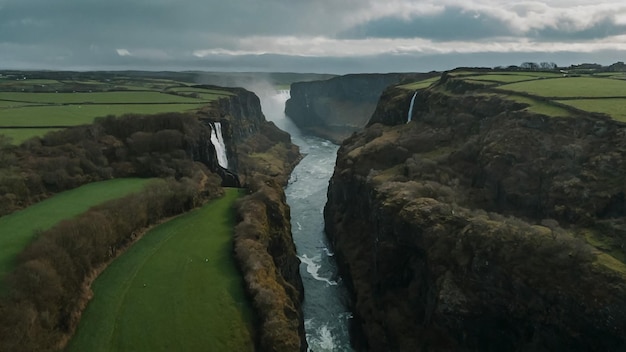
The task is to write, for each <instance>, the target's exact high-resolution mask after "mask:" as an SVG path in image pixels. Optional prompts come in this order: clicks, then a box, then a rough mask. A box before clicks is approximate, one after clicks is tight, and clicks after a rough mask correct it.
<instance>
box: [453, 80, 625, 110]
mask: <svg viewBox="0 0 626 352" xmlns="http://www.w3.org/2000/svg"><path fill="white" fill-rule="evenodd" d="M450 76H452V77H455V79H461V80H463V81H465V82H468V83H472V84H474V85H481V86H482V87H479V88H477V93H478V94H487V95H492V94H496V95H498V96H500V97H502V98H505V99H509V100H514V101H517V102H521V103H525V104H528V107H527V108H526V109H525V110H527V111H530V112H534V113H538V114H543V115H546V116H552V117H563V116H572V115H573V114H576V113H577V112H576V111H575V110H574V109H571V110H569V109H568V108H567V106H571V107H572V108H576V109H579V110H583V111H588V112H597V113H603V114H607V115H609V116H611V117H612V118H613V119H615V120H618V121H622V122H626V80H624V79H621V78H624V73H623V72H606V73H600V74H593V75H588V74H587V75H579V76H569V77H567V76H564V74H563V73H557V72H541V71H535V72H533V71H494V72H485V71H476V72H471V71H458V72H451V73H450ZM440 89H441V88H440ZM443 93H446V91H443ZM446 94H449V92H448V93H446ZM560 104H562V105H567V106H562V105H561V106H559V105H560Z"/></svg>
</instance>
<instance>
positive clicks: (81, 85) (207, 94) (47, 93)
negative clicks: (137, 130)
mask: <svg viewBox="0 0 626 352" xmlns="http://www.w3.org/2000/svg"><path fill="white" fill-rule="evenodd" d="M106 77H107V78H105V77H104V76H103V77H102V78H98V77H95V78H94V79H83V78H76V79H75V80H73V79H62V80H53V79H26V77H24V78H21V77H18V78H17V79H16V78H15V77H11V79H9V78H6V77H4V79H0V134H4V135H6V136H8V137H10V138H11V139H12V141H13V143H14V144H19V143H21V142H23V141H24V140H26V139H28V138H31V137H33V136H41V135H43V134H45V133H46V132H50V131H53V130H55V129H59V128H63V127H68V126H75V125H81V124H88V123H91V122H92V121H93V120H94V119H95V118H96V117H99V116H107V115H114V116H120V115H124V114H147V115H149V114H157V113H166V112H184V111H191V110H197V109H199V108H201V107H203V106H205V105H207V104H211V102H213V101H215V100H217V99H219V98H220V97H224V96H228V95H230V94H232V93H230V92H228V91H222V90H218V89H214V88H208V87H204V86H197V85H194V84H192V83H189V82H180V81H175V80H169V79H157V78H154V79H148V78H144V79H138V78H131V77H124V76H115V77H112V78H111V77H110V76H106Z"/></svg>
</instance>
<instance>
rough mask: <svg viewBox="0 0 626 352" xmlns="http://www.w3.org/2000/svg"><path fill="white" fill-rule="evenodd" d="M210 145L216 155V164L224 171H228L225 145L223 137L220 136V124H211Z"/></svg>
mask: <svg viewBox="0 0 626 352" xmlns="http://www.w3.org/2000/svg"><path fill="white" fill-rule="evenodd" d="M211 143H212V144H213V146H214V147H215V153H216V154H217V163H218V164H220V166H221V167H223V168H224V169H228V156H226V144H224V136H222V124H221V123H219V122H213V123H212V124H211Z"/></svg>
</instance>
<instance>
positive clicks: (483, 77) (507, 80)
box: [468, 74, 537, 83]
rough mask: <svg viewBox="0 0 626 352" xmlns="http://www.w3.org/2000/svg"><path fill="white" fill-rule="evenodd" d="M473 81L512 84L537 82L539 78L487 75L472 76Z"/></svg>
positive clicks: (518, 75) (516, 75)
mask: <svg viewBox="0 0 626 352" xmlns="http://www.w3.org/2000/svg"><path fill="white" fill-rule="evenodd" d="M468 78H469V77H468ZM471 79H472V80H476V81H490V82H500V83H511V82H521V81H528V80H535V79H537V76H531V75H524V74H487V75H477V76H471Z"/></svg>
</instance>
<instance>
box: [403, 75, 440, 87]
mask: <svg viewBox="0 0 626 352" xmlns="http://www.w3.org/2000/svg"><path fill="white" fill-rule="evenodd" d="M439 78H440V77H439V76H437V77H432V78H428V79H424V80H421V81H417V82H411V83H407V84H402V85H399V86H398V88H402V89H408V90H418V89H424V88H428V86H430V85H431V84H433V83H434V82H437V81H438V80H439Z"/></svg>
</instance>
